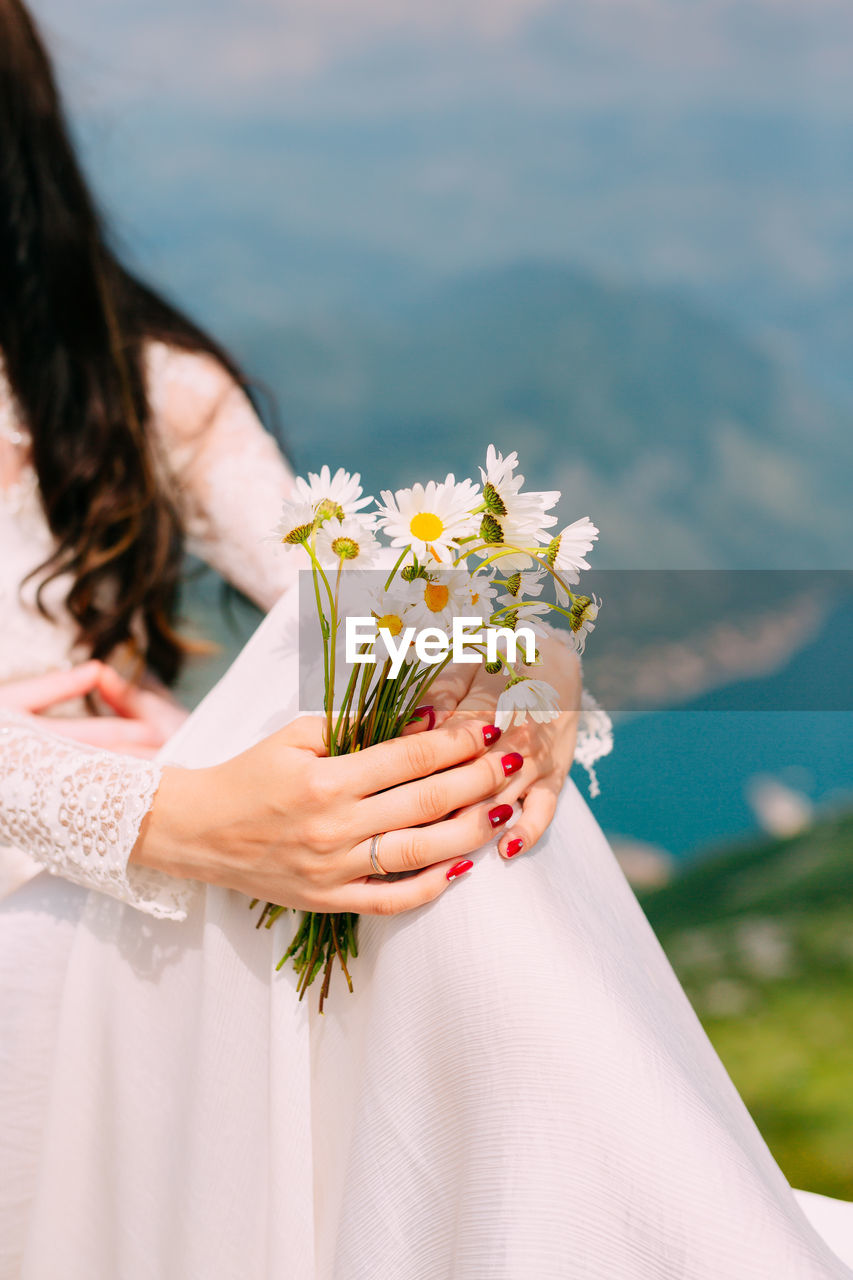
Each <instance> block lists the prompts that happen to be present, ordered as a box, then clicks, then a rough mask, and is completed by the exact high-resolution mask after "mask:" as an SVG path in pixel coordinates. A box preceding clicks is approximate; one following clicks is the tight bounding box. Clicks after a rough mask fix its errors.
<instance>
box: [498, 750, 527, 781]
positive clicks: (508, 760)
mask: <svg viewBox="0 0 853 1280" xmlns="http://www.w3.org/2000/svg"><path fill="white" fill-rule="evenodd" d="M523 764H524V756H520V755H519V754H518V752H517V751H510V752H509V753H508V754H507V755H505V756H501V768H502V769H503V771H504V773H505V774H506V776H507V777H509V775H510V774H511V773H518V771H519V769H520V768H521V766H522V765H523Z"/></svg>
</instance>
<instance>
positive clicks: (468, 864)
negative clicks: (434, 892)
mask: <svg viewBox="0 0 853 1280" xmlns="http://www.w3.org/2000/svg"><path fill="white" fill-rule="evenodd" d="M473 865H474V864H473V862H472V861H471V859H470V858H466V859H465V860H464V862H457V864H456V866H455V867H451V868H450V870H449V871H448V873H447V878H448V880H452V879H453V877H454V876H464V874H465V872H466V871H470V870H471V868H472V867H473Z"/></svg>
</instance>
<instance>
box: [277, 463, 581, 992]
mask: <svg viewBox="0 0 853 1280" xmlns="http://www.w3.org/2000/svg"><path fill="white" fill-rule="evenodd" d="M517 465H518V458H517V455H516V454H515V453H511V454H510V455H509V456H508V457H506V458H504V457H503V456H502V455H501V454H500V453H498V452H497V450H496V449H495V448H494V446H493V445H490V446H489V449H488V453H487V457H486V466H485V468H480V477H481V481H480V484H476V483H474V482H473V481H471V480H456V479H455V477H454V476H453V475H448V476H447V478H446V479H445V480H444V481H443V482H442V483H436V482H434V481H430V482H429V484H426V485H421V484H416V485H413V486H412V488H410V489H398V490H397V491H396V492H395V493H391V492H389V491H383V493H382V501H381V502H379V503H376V504H375V505H373V506H371V504H373V503H374V499H373V498H372V497H364V496H363V495H362V489H361V485H360V477H359V476H358V475H350V474H349V473H348V472H346V471H344V470H338V471H337V472H336V473H335V474H334V475H332V474H331V472H330V470H329V468H328V467H323V468H322V470H321V471H320V473H319V475H315V474H312V473H309V476H308V479H307V480H304V479H302V478H300V479H298V480H297V481H296V484H295V489H294V494H293V497H292V498H291V499H290V500H289V501H288V502H286V503H285V505H284V508H283V510H282V515H281V521H280V523H279V526H278V528H277V530H276V537H277V538H278V539H279V540H280V541H281V542H283V543H285V544H288V545H298V546H300V547H302V548H303V549H304V551H305V555H306V568H308V567H309V566H310V570H311V574H312V580H313V583H312V585H313V602H314V605H315V606H316V615H317V624H318V627H319V633H320V637H321V639H322V688H323V709H324V714H325V720H326V742H327V748H328V751H329V754H330V755H340V754H344V753H347V752H352V751H359V750H361V749H362V748H364V747H368V746H372V745H373V744H374V743H377V742H382V741H385V740H387V739H389V738H394V737H397V736H398V735H399V734H400V733H402V731H403V729H405V727H406V726H407V725H408V724H410V723H411V722H412V721H413V720H414V719H416V711H417V709H418V708H419V707H421V706H422V705H423V704H424V702H425V699H426V694H427V693H428V691H429V688H430V686H431V685H432V683H433V682H434V681H435V680H436V678H437V677H438V676H439V675H440V674H441V672H442V671H443V670H444V669H445V667H446V666H447V665H448V663H450V662H453V661H461V662H482V663H484V664H485V669H486V670H487V671H488V672H489V673H490V674H491V675H492V676H493V677H494V679H495V680H496V682H498V681H499V682H500V683H501V685H502V687H501V691H500V695H499V698H498V703H497V712H496V716H495V723H496V724H497V726H498V727H499V728H501V729H505V728H506V727H508V726H509V725H511V724H513V723H521V722H522V721H524V720H525V719H526V718H527V717H530V718H531V719H533V720H537V721H547V720H551V719H554V718H555V717H556V716H557V715H558V714H559V712H560V708H559V705H558V700H557V694H556V692H555V690H554V689H553V688H552V687H551V686H550V685H549V684H548V683H547V682H546V681H544V680H541V679H538V678H537V677H536V675H535V669H536V666H537V665H538V651H537V649H536V637H537V635H538V634H541V633H542V630H543V620H544V616H545V615H547V614H549V613H551V612H556V613H557V614H559V615H561V616H562V617H563V618H564V619H565V620H566V622H567V624H568V626H567V628H566V634H567V635H568V636H570V637H571V638H572V639H573V642H574V644H575V646H576V648H577V650H578V651H579V652H583V649H584V645H585V643H586V637H587V635H588V634H589V632H590V631H592V630H593V628H594V626H595V621H596V618H597V616H598V609H599V606H600V603H601V602H600V601H599V600H598V599H597V598H595V597H594V596H589V595H581V594H576V593H575V592H574V591H572V587H573V586H574V585H576V584H577V583H578V582H579V580H580V579H579V573H580V571H581V570H582V569H588V568H589V565H588V563H587V561H586V559H585V558H584V557H585V556H586V554H587V552H588V551H590V550H591V548H592V545H593V542H594V541H595V540H596V538H597V537H598V530H597V529H596V527H595V525H594V524H592V522H591V521H590V520H589V518H588V517H586V516H585V517H583V518H582V519H580V520H576V521H575V522H574V523H573V524H570V525H568V526H567V527H566V528H564V529H562V530H561V531H560V532H557V533H554V532H552V530H553V527H554V525H556V523H557V518H556V516H554V515H552V514H549V513H550V512H551V510H552V508H553V507H554V506H555V504H556V503H557V502H558V500H559V498H560V494H559V492H557V491H551V492H525V491H524V490H523V484H524V477H523V476H521V475H518V474H516V468H517ZM382 535H384V538H385V540H386V542H385V543H383V542H382V541H380V537H381V536H382ZM395 557H396V558H395ZM392 561H393V564H392V563H391V562H392ZM383 563H384V564H385V566H386V567H385V568H384V569H382V570H381V571H380V569H379V568H378V566H380V565H382V564H383ZM353 570H371V571H372V572H371V573H368V574H359V575H358V577H357V578H355V577H353ZM353 583H355V586H356V590H355V596H356V598H357V600H358V605H357V609H358V612H357V613H354V612H353V610H352V609H351V608H350V607H349V606H348V605H347V604H346V600H345V598H346V597H347V590H346V588H347V587H348V586H350V587H351V586H352V584H353ZM549 583H550V584H551V588H552V589H551V590H550V591H549V592H548V593H547V595H544V594H543V592H544V589H545V587H546V585H547V584H549ZM352 595H353V593H352V591H350V592H349V597H350V598H352ZM551 596H553V599H551V598H549V597H551ZM252 905H256V904H255V903H253V904H252ZM285 910H287V908H285V907H283V906H278V905H276V904H274V903H267V904H266V905H265V906H264V907H263V910H262V912H261V915H260V918H259V920H258V926H259V927H260V925H261V924H265V925H266V926H267V927H269V926H270V925H272V923H273V921H274V920H275V919H276V918H277V917H278V916H279V915H280V914H281V913H282V911H285ZM357 930H358V916H357V915H355V914H354V913H352V912H341V913H337V914H324V913H321V912H305V913H304V915H303V919H302V921H301V923H300V925H299V927H298V929H297V931H296V933H295V935H294V938H293V941H292V942H291V944H290V946H289V947H288V949H287V951H286V953H285V954H284V956H282V958H281V961H280V962H279V965H278V967H279V968H281V966H282V965H283V964H285V962H286V961H287V960H288V959H291V958H292V959H293V962H294V966H295V968H296V971H297V973H298V974H299V982H298V990H299V997H300V999H301V998H302V996H303V995H304V994H305V992H306V990H307V989H308V987H309V986H310V984H311V983H312V982H313V981H314V979H315V978H316V977H317V976H318V974H319V973H320V972H322V973H323V983H322V987H321V993H320V1011H321V1012H322V1009H323V1002H324V1000H325V998H326V996H327V994H328V991H329V984H330V981H331V975H332V970H333V967H334V964H335V961H336V960H337V962H338V964H339V966H340V968H341V969H342V971H343V973H344V975H345V977H346V981H347V984H348V986H349V989H350V991H352V989H353V987H352V979H351V976H350V973H349V968H348V963H347V962H348V960H349V959H350V957H351V956H356V955H357V954H358V946H357Z"/></svg>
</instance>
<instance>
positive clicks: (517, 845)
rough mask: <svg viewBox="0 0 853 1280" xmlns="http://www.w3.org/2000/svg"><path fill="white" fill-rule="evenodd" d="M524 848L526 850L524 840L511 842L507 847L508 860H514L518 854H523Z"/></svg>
mask: <svg viewBox="0 0 853 1280" xmlns="http://www.w3.org/2000/svg"><path fill="white" fill-rule="evenodd" d="M523 848H524V841H523V840H510V842H509V844H508V845H507V847H506V856H507V857H508V858H514V857H515V855H516V854H517V853H521V851H522V849H523Z"/></svg>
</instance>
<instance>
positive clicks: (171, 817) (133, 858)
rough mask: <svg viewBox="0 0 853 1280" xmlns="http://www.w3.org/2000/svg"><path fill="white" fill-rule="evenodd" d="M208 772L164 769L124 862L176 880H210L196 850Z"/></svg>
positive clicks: (205, 802)
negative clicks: (134, 841)
mask: <svg viewBox="0 0 853 1280" xmlns="http://www.w3.org/2000/svg"><path fill="white" fill-rule="evenodd" d="M207 772H208V770H206V769H182V768H178V767H176V766H172V765H167V766H166V767H165V768H164V769H163V772H162V776H161V779H160V785H159V786H158V788H157V791H156V793H155V796H154V801H153V803H152V805H151V808H150V809H149V810H148V812H147V814H146V815H145V817H144V818H143V820H142V822H141V824H140V827H139V834H138V836H137V839H136V843H135V844H134V846H133V849H132V850H131V853H130V857H129V859H128V862H129V863H130V864H131V865H133V866H138V867H147V868H148V869H149V870H151V871H159V872H162V873H163V874H164V875H168V876H173V877H175V878H176V879H180V880H207V879H209V878H210V876H209V872H208V868H207V866H206V864H205V860H204V858H203V857H202V851H201V849H200V847H199V839H198V835H199V818H200V815H201V814H202V813H204V812H205V811H206V808H207V806H208V805H209V788H208V787H206V786H205V785H204V783H205V781H206V780H205V778H204V776H203V775H206V774H207Z"/></svg>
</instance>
